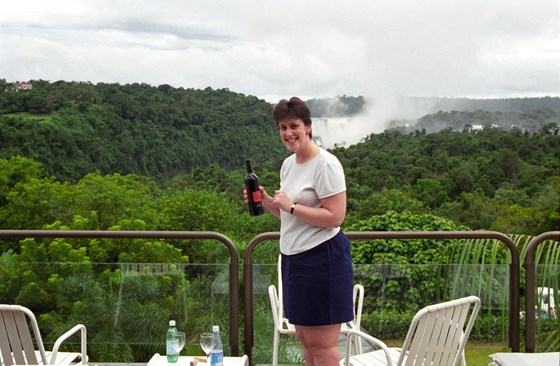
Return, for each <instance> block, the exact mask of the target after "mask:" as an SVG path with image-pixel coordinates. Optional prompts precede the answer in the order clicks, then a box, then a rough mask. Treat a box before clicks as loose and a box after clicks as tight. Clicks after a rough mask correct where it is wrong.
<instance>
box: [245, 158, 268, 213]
mask: <svg viewBox="0 0 560 366" xmlns="http://www.w3.org/2000/svg"><path fill="white" fill-rule="evenodd" d="M245 168H246V169H247V175H246V176H245V187H246V188H247V200H248V201H249V213H250V214H251V216H258V215H262V214H263V213H264V207H263V204H262V194H261V191H260V190H259V178H258V177H257V175H256V174H255V173H254V172H253V166H252V165H251V160H245Z"/></svg>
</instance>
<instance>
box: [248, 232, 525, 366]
mask: <svg viewBox="0 0 560 366" xmlns="http://www.w3.org/2000/svg"><path fill="white" fill-rule="evenodd" d="M345 234H346V236H347V237H348V238H349V239H469V238H474V239H497V240H500V241H501V242H503V243H504V244H505V245H506V246H507V247H508V249H509V251H510V253H511V263H510V264H509V267H510V277H509V286H510V291H509V347H510V348H511V351H512V352H519V287H520V285H519V271H520V267H519V251H518V249H517V247H516V246H515V243H514V242H513V240H512V239H511V238H510V237H508V236H507V235H505V234H502V233H500V232H496V231H361V232H360V231H349V232H345ZM279 238H280V232H277V231H275V232H267V233H262V234H259V235H257V236H255V237H254V238H253V239H251V241H250V242H249V244H248V245H247V248H246V249H245V254H244V256H243V271H244V283H245V291H244V305H245V306H244V308H245V309H244V310H245V313H244V317H245V319H244V321H245V335H244V341H245V342H244V343H245V354H246V355H247V356H248V357H249V361H250V363H251V365H252V364H253V357H252V356H253V350H252V348H253V342H254V340H253V333H254V323H253V321H254V319H253V315H254V309H253V263H252V255H253V250H254V249H255V247H256V246H257V245H258V244H259V243H261V242H263V241H266V240H278V239H279Z"/></svg>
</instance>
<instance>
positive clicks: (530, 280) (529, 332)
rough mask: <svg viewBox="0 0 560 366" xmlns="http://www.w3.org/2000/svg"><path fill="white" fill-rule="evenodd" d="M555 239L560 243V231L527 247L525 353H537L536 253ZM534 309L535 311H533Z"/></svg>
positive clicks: (544, 235) (535, 240)
mask: <svg viewBox="0 0 560 366" xmlns="http://www.w3.org/2000/svg"><path fill="white" fill-rule="evenodd" d="M549 239H555V240H559V241H560V231H549V232H546V233H542V234H540V235H539V236H536V237H534V238H533V240H531V241H530V242H529V245H528V246H527V254H526V255H525V352H528V353H534V352H535V338H536V327H535V323H536V314H535V311H534V309H535V306H536V299H535V287H536V278H535V277H536V276H535V251H536V250H537V246H538V245H539V244H541V243H545V242H546V240H549ZM531 309H533V310H531Z"/></svg>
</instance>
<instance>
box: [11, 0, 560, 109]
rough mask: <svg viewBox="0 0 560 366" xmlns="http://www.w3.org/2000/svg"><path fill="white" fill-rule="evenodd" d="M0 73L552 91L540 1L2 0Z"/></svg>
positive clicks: (441, 91)
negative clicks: (200, 0)
mask: <svg viewBox="0 0 560 366" xmlns="http://www.w3.org/2000/svg"><path fill="white" fill-rule="evenodd" d="M3 7H4V8H5V9H3V12H2V14H0V70H2V75H0V77H2V78H6V79H7V80H9V81H15V80H29V79H46V80H59V79H64V80H84V81H91V82H94V83H95V82H101V81H102V82H120V83H129V82H146V83H149V84H154V85H159V84H171V85H174V86H182V87H187V88H189V87H192V88H205V87H207V86H210V87H213V88H229V89H230V90H233V91H238V92H242V93H245V94H252V95H257V96H259V97H262V98H266V99H267V100H271V101H276V100H277V99H278V98H280V97H288V96H292V95H299V96H301V97H303V98H314V97H322V96H336V95H343V94H345V95H355V96H357V95H364V96H371V97H379V96H392V95H421V96H431V95H438V96H454V97H459V96H476V97H488V96H492V97H494V96H526V95H559V94H560V72H559V71H558V70H559V69H560V68H559V67H558V66H559V65H560V46H559V42H558V39H559V37H560V34H559V33H560V30H559V29H560V26H559V25H560V10H559V7H558V5H557V3H556V1H553V0H543V1H539V2H537V3H535V2H534V1H529V0H510V1H505V0H494V1H491V2H487V1H482V0H471V1H467V0H455V1H452V2H450V1H443V0H430V1H427V2H413V1H405V0H381V1H368V0H348V1H346V2H344V3H335V2H326V3H325V2H324V1H319V0H310V1H305V2H297V1H293V0H288V1H284V2H269V1H252V0H238V1H235V2H231V1H225V0H221V1H208V2H185V1H181V0H163V1H157V2H156V1H147V0H135V1H132V0H128V1H124V0H123V1H118V2H114V1H109V0H97V1H94V0H74V1H66V0H64V1H39V0H35V1H31V0H20V1H18V2H8V3H7V4H4V6H3Z"/></svg>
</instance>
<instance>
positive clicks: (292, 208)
mask: <svg viewBox="0 0 560 366" xmlns="http://www.w3.org/2000/svg"><path fill="white" fill-rule="evenodd" d="M295 209H296V203H295V202H294V203H292V207H291V208H290V215H293V214H294V210H295Z"/></svg>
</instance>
